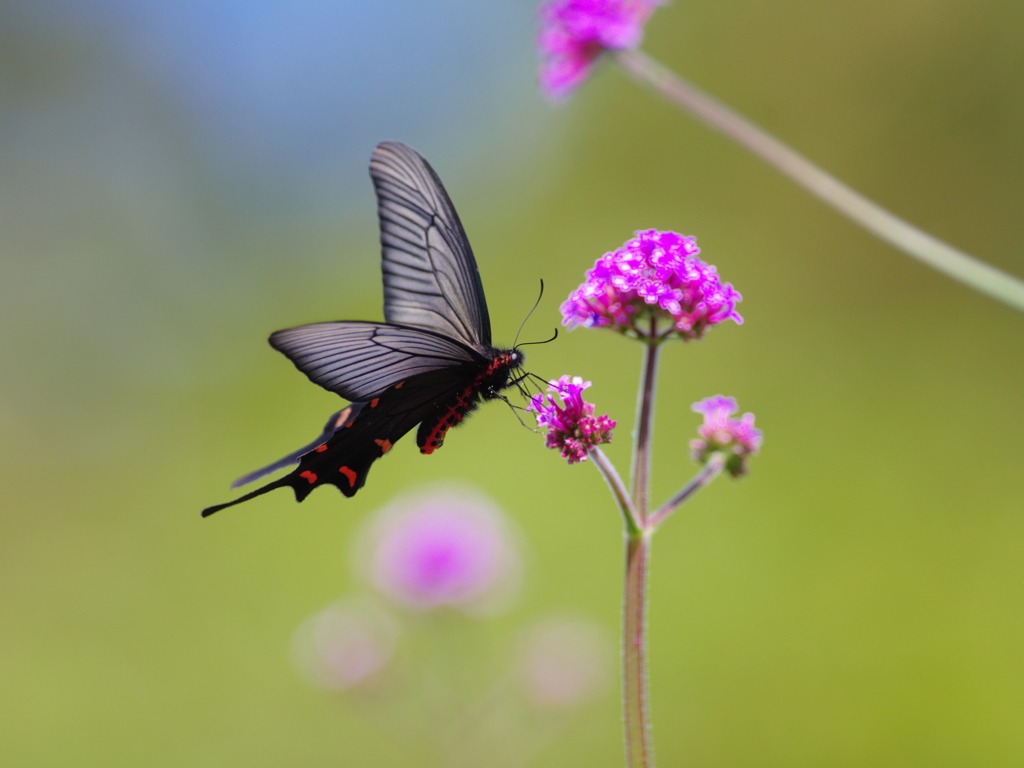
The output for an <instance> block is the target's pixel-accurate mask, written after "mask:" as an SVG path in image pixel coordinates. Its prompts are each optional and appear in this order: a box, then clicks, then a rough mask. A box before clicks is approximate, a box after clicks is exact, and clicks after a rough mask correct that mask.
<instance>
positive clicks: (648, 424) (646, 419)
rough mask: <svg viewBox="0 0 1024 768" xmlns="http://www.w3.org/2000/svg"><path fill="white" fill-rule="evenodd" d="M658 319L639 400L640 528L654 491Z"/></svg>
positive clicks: (636, 489) (636, 483)
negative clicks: (652, 454) (652, 476)
mask: <svg viewBox="0 0 1024 768" xmlns="http://www.w3.org/2000/svg"><path fill="white" fill-rule="evenodd" d="M656 337H657V319H656V318H654V317H652V318H651V328H650V338H649V339H644V341H645V342H646V346H645V347H644V367H643V370H642V372H641V374H640V392H639V394H638V396H637V403H636V433H635V435H634V443H633V484H632V490H633V509H634V510H636V515H637V521H638V523H639V525H640V527H641V528H643V527H644V526H645V525H646V524H647V509H648V506H649V503H650V495H651V436H652V434H653V432H654V395H655V389H656V384H657V379H658V357H659V355H658V352H659V348H660V344H659V343H658V342H657V341H656V340H655V339H656Z"/></svg>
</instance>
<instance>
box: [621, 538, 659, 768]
mask: <svg viewBox="0 0 1024 768" xmlns="http://www.w3.org/2000/svg"><path fill="white" fill-rule="evenodd" d="M650 549H651V540H650V537H649V535H648V534H646V533H638V534H636V535H633V536H627V537H626V584H625V589H624V591H623V607H622V614H623V615H622V704H623V721H624V725H625V730H626V768H653V766H654V753H653V751H652V750H653V747H652V744H651V725H650V710H649V706H648V701H647V637H646V630H647V626H646V612H647V561H648V558H649V557H650Z"/></svg>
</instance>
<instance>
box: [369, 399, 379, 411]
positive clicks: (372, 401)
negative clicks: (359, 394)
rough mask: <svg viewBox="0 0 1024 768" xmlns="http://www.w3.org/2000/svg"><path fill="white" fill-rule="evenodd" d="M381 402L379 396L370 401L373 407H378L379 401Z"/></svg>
mask: <svg viewBox="0 0 1024 768" xmlns="http://www.w3.org/2000/svg"><path fill="white" fill-rule="evenodd" d="M379 402H380V398H379V397H375V398H373V400H371V401H370V407H371V408H376V407H377V403H379Z"/></svg>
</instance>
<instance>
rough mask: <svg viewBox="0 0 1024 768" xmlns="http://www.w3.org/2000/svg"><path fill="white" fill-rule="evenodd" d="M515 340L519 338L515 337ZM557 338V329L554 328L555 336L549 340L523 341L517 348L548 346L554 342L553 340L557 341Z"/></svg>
mask: <svg viewBox="0 0 1024 768" xmlns="http://www.w3.org/2000/svg"><path fill="white" fill-rule="evenodd" d="M516 338H519V337H518V336H517V337H516ZM557 338H558V329H557V328H555V334H554V336H552V337H551V338H550V339H548V340H547V341H524V342H523V343H522V344H520V345H519V346H520V347H528V346H530V345H531V344H550V343H551V342H552V341H554V340H555V339H557Z"/></svg>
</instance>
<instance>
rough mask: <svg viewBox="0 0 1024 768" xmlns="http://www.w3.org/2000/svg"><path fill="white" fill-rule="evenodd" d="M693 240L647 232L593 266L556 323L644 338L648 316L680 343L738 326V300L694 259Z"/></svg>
mask: <svg viewBox="0 0 1024 768" xmlns="http://www.w3.org/2000/svg"><path fill="white" fill-rule="evenodd" d="M698 253H700V248H698V247H697V241H696V239H695V238H693V237H684V236H683V235H679V234H676V233H675V232H661V231H659V230H656V229H648V230H645V231H641V232H637V233H636V237H634V238H633V239H632V240H628V241H626V243H625V244H624V245H623V246H622V247H621V248H619V249H618V250H616V251H613V252H612V253H606V254H605V255H604V256H602V257H601V258H599V259H598V260H597V261H596V262H594V268H593V269H591V270H588V271H587V279H586V282H584V283H582V284H581V285H580V287H579V288H577V289H576V290H575V291H573V292H572V293H571V294H569V298H568V299H567V300H566V301H565V302H564V303H563V304H562V307H561V310H562V322H563V323H564V324H565V325H567V326H568V327H569V328H570V329H572V328H575V327H577V326H581V325H582V326H584V327H587V328H602V327H605V326H610V327H612V328H615V329H616V330H618V331H621V332H623V333H633V334H635V335H637V336H650V330H649V328H647V327H646V326H647V323H646V322H644V321H648V320H650V319H651V318H665V319H668V320H671V322H672V329H671V330H669V331H667V332H665V333H664V334H662V333H660V332H659V336H661V335H669V334H671V333H673V332H674V333H678V334H679V336H680V337H681V338H683V339H684V340H690V339H699V338H700V337H701V336H703V335H704V332H705V331H706V330H707V329H708V328H710V327H711V326H712V325H716V324H718V323H720V322H722V321H723V320H735V321H736V322H737V323H742V322H743V318H742V317H740V315H739V313H737V312H736V302H738V301H741V300H742V299H743V297H742V296H740V294H739V293H738V292H737V291H736V290H735V289H734V288H733V287H732V285H730V284H729V283H726V284H725V285H723V284H722V281H721V280H720V279H719V277H718V272H717V270H716V269H715V268H714V267H713V266H711V265H708V264H705V263H704V262H703V261H701V260H700V259H698V258H697V254H698Z"/></svg>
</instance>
